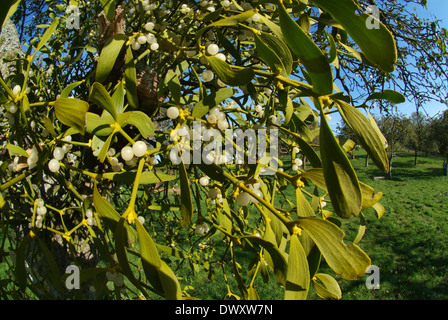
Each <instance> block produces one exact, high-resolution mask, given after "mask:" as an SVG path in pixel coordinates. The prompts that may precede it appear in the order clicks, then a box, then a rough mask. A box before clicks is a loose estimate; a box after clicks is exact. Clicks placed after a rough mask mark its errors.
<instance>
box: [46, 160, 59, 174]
mask: <svg viewBox="0 0 448 320" xmlns="http://www.w3.org/2000/svg"><path fill="white" fill-rule="evenodd" d="M60 167H61V164H60V163H59V161H58V160H56V159H51V160H50V162H48V169H50V171H51V172H58V171H59V168H60Z"/></svg>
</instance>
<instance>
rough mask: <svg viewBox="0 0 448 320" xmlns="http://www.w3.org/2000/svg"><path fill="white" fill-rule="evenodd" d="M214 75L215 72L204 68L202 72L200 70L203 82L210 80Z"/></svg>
mask: <svg viewBox="0 0 448 320" xmlns="http://www.w3.org/2000/svg"><path fill="white" fill-rule="evenodd" d="M214 76H215V74H214V73H213V71H211V70H205V71H204V72H202V80H204V81H205V82H209V81H212V80H213V77H214Z"/></svg>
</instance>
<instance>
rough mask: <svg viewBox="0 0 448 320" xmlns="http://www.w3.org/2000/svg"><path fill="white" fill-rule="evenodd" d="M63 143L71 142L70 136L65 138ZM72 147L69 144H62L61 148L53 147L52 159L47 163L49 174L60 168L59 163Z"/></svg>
mask: <svg viewBox="0 0 448 320" xmlns="http://www.w3.org/2000/svg"><path fill="white" fill-rule="evenodd" d="M63 140H64V141H67V142H70V141H72V137H71V136H66V137H64V139H63ZM72 147H73V146H72V145H71V144H69V143H66V144H64V145H63V146H62V147H55V148H54V149H53V159H51V160H50V161H49V162H48V169H49V170H50V171H51V172H54V173H56V172H58V171H59V169H60V167H61V163H60V161H62V160H63V159H64V157H65V155H66V154H67V153H68V152H69V151H70V150H71V148H72Z"/></svg>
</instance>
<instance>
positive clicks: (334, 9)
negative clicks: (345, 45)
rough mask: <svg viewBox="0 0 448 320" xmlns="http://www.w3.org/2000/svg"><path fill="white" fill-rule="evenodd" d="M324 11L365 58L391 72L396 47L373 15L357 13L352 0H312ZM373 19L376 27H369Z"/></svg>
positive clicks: (390, 36)
mask: <svg viewBox="0 0 448 320" xmlns="http://www.w3.org/2000/svg"><path fill="white" fill-rule="evenodd" d="M312 2H313V3H314V4H316V5H318V6H319V7H320V8H322V9H323V10H324V11H326V12H328V13H330V14H331V15H332V17H333V19H334V20H336V21H337V22H339V23H340V24H341V25H342V26H343V27H344V30H345V31H346V32H347V33H348V34H349V35H350V37H351V38H352V39H353V40H354V41H355V42H356V44H357V45H358V46H359V47H360V48H361V50H362V52H363V53H364V54H365V56H366V57H367V59H368V60H369V61H370V62H371V63H372V64H373V65H375V66H376V67H378V68H380V69H381V70H383V71H385V72H392V71H394V69H395V66H394V65H395V63H396V61H397V48H396V45H395V41H394V38H393V36H392V34H391V33H390V31H389V30H388V29H387V28H386V27H385V26H384V25H383V24H382V23H381V22H380V21H378V20H377V19H376V18H375V17H374V16H373V15H372V16H370V15H368V14H366V13H364V14H362V15H358V14H357V13H356V12H357V8H356V6H355V4H354V2H353V1H352V0H338V1H334V0H313V1H312ZM370 21H373V22H375V24H376V25H377V26H378V27H374V28H369V27H368V25H369V22H370Z"/></svg>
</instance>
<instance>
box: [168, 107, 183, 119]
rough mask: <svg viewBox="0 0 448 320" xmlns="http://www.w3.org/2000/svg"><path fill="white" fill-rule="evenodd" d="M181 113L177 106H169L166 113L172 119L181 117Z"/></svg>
mask: <svg viewBox="0 0 448 320" xmlns="http://www.w3.org/2000/svg"><path fill="white" fill-rule="evenodd" d="M179 114H180V112H179V109H178V108H177V107H169V108H168V110H167V111H166V115H167V116H168V118H170V119H176V118H177V117H179Z"/></svg>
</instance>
